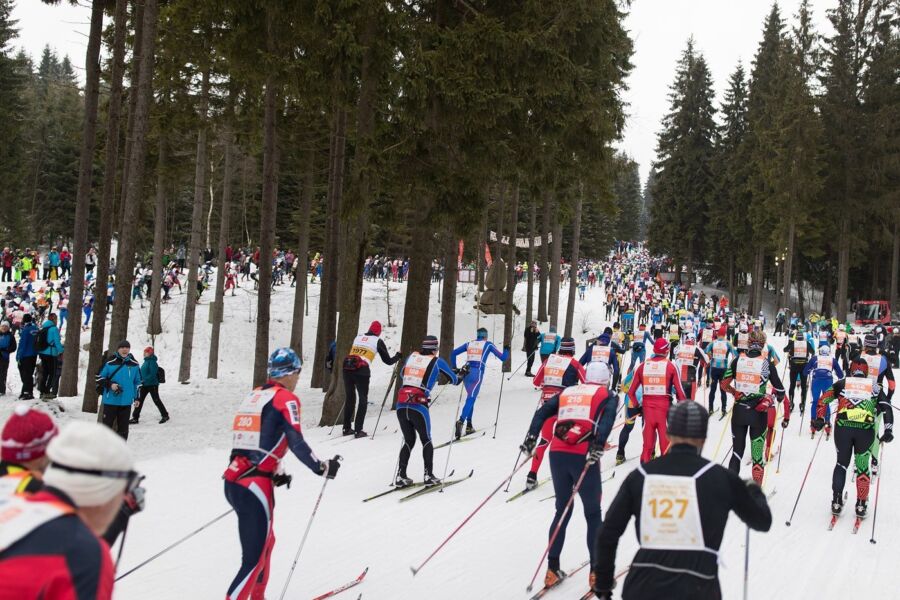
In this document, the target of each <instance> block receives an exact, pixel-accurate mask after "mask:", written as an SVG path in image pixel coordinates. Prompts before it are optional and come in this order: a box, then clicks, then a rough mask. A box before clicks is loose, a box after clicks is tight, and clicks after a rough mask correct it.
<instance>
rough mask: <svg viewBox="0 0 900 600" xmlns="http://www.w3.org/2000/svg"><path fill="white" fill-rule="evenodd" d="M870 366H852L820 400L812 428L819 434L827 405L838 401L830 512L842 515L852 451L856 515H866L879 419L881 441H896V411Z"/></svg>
mask: <svg viewBox="0 0 900 600" xmlns="http://www.w3.org/2000/svg"><path fill="white" fill-rule="evenodd" d="M868 374H869V366H868V365H867V364H866V362H865V361H864V360H859V359H857V360H855V361H853V362H852V363H851V364H850V370H849V375H850V376H849V377H847V378H846V379H842V380H840V381H838V382H835V384H834V385H833V386H831V387H830V388H829V389H828V390H827V391H826V392H825V393H824V394H822V397H821V398H820V399H819V400H820V404H819V409H818V413H817V415H816V419H815V421H813V428H814V429H815V430H816V431H820V430H821V429H822V428H823V427H825V424H826V423H827V422H828V421H827V420H826V411H827V407H828V405H829V404H830V403H831V402H833V401H834V400H835V399H837V409H836V410H837V418H836V420H835V432H834V445H835V446H836V448H837V464H836V465H835V466H834V473H833V474H832V476H831V491H832V500H831V512H832V513H833V514H834V515H839V514H840V513H841V509H842V508H843V507H844V498H843V495H844V483H845V482H846V479H847V467H848V466H849V465H850V455H851V452H852V453H853V454H855V455H856V516H857V517H859V518H860V519H862V518H864V517H865V516H866V511H867V506H868V499H869V482H870V474H869V458H870V456H871V448H872V446H873V443H874V441H875V439H876V438H877V436H878V432H877V430H876V419H877V418H878V417H883V418H884V434H883V435H882V436H881V438H880V441H882V442H890V441H891V440H893V439H894V411H893V409H892V408H891V403H890V401H889V400H888V399H887V395H886V394H885V393H884V390H883V389H882V388H881V386H880V385H879V384H878V383H875V382H874V381H872V379H870V378H869V377H868Z"/></svg>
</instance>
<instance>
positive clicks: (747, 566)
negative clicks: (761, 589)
mask: <svg viewBox="0 0 900 600" xmlns="http://www.w3.org/2000/svg"><path fill="white" fill-rule="evenodd" d="M749 578H750V526H749V525H747V534H746V536H745V537H744V600H747V590H748V589H749V587H748V582H749Z"/></svg>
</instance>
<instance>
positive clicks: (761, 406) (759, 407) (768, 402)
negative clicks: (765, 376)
mask: <svg viewBox="0 0 900 600" xmlns="http://www.w3.org/2000/svg"><path fill="white" fill-rule="evenodd" d="M773 406H775V401H774V400H773V399H772V396H763V397H762V398H760V400H759V402H758V403H757V404H756V411H757V412H766V411H767V410H769V409H770V408H772V407H773Z"/></svg>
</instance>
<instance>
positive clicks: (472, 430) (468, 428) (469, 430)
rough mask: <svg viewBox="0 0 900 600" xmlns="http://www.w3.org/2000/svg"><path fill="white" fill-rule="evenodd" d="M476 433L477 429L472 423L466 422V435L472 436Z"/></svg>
mask: <svg viewBox="0 0 900 600" xmlns="http://www.w3.org/2000/svg"><path fill="white" fill-rule="evenodd" d="M473 433H475V428H474V427H472V421H466V435H472V434H473Z"/></svg>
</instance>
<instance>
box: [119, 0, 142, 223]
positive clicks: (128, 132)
mask: <svg viewBox="0 0 900 600" xmlns="http://www.w3.org/2000/svg"><path fill="white" fill-rule="evenodd" d="M131 5H132V9H131V20H132V22H133V27H134V40H133V41H132V45H131V53H132V60H131V73H130V75H129V77H128V81H129V83H128V85H129V86H130V87H129V89H128V121H127V122H126V124H125V161H124V162H123V163H122V177H121V180H120V181H119V187H120V188H121V190H120V192H119V197H118V198H117V200H118V203H116V204H115V207H114V210H113V214H114V215H115V217H116V220H115V230H116V231H122V219H123V214H124V213H123V211H124V210H125V196H126V194H127V193H128V169H129V168H130V166H131V149H132V147H133V146H134V114H135V113H136V112H137V99H138V91H137V89H138V81H140V78H141V61H140V60H138V58H137V57H139V56H140V55H141V53H142V52H143V47H144V27H143V23H144V3H143V2H141V1H140V0H132V2H131Z"/></svg>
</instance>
